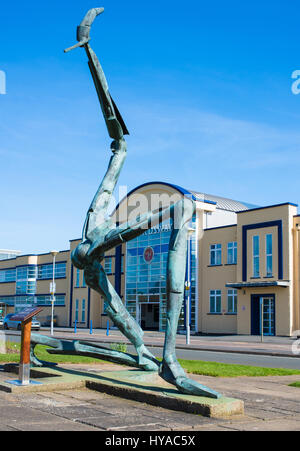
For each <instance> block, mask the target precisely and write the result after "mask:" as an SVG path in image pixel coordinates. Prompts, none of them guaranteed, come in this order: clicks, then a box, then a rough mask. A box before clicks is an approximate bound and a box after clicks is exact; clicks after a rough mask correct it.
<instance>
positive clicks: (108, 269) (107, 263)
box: [104, 257, 112, 274]
mask: <svg viewBox="0 0 300 451" xmlns="http://www.w3.org/2000/svg"><path fill="white" fill-rule="evenodd" d="M104 270H105V272H106V274H112V257H107V258H105V262H104Z"/></svg>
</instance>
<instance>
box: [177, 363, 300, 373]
mask: <svg viewBox="0 0 300 451" xmlns="http://www.w3.org/2000/svg"><path fill="white" fill-rule="evenodd" d="M179 362H180V363H181V365H182V367H183V368H184V369H185V370H186V371H187V372H188V373H191V374H200V375H202V376H213V377H242V376H244V377H266V376H293V375H296V374H297V375H300V370H290V369H286V368H263V367H258V366H248V365H237V364H228V363H219V362H202V361H199V360H181V359H179Z"/></svg>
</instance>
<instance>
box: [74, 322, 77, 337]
mask: <svg viewBox="0 0 300 451" xmlns="http://www.w3.org/2000/svg"><path fill="white" fill-rule="evenodd" d="M74 334H77V320H75V327H74Z"/></svg>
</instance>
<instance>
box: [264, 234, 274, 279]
mask: <svg viewBox="0 0 300 451" xmlns="http://www.w3.org/2000/svg"><path fill="white" fill-rule="evenodd" d="M270 237H271V253H269V252H268V247H269V246H268V238H270ZM265 244H266V277H273V234H272V233H268V234H267V235H266V241H265ZM268 259H271V265H270V267H271V272H268V268H269V263H268Z"/></svg>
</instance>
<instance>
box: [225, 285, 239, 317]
mask: <svg viewBox="0 0 300 451" xmlns="http://www.w3.org/2000/svg"><path fill="white" fill-rule="evenodd" d="M237 300H238V293H237V289H236V288H230V289H228V290H227V313H229V314H230V315H237ZM230 302H232V305H231V307H232V308H230V307H229V305H230Z"/></svg>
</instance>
